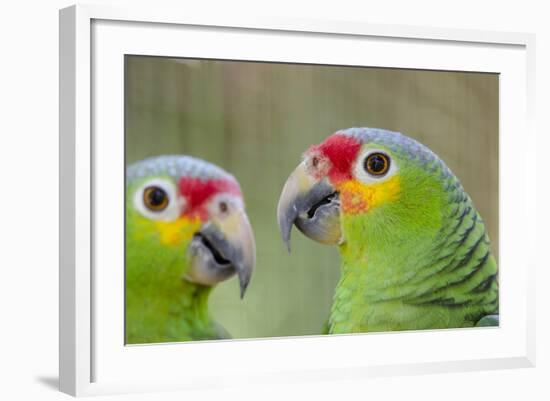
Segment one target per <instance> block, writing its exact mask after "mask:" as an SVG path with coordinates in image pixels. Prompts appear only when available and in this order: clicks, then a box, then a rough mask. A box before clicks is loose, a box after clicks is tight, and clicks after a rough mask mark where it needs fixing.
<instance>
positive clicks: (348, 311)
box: [277, 128, 498, 333]
mask: <svg viewBox="0 0 550 401" xmlns="http://www.w3.org/2000/svg"><path fill="white" fill-rule="evenodd" d="M277 218H278V223H279V227H280V231H281V234H282V238H283V240H284V242H285V243H286V244H287V247H288V248H289V250H290V245H289V241H290V232H291V228H292V225H296V227H297V228H298V229H299V230H300V231H301V232H303V233H304V234H305V235H306V236H308V237H309V238H311V239H313V240H315V241H318V242H321V243H324V244H331V245H337V246H338V248H339V253H340V256H341V276H340V280H339V282H338V285H337V286H336V289H335V293H334V296H333V304H332V307H331V312H330V317H329V321H328V327H327V331H328V333H353V332H370V331H393V330H416V329H436V328H453V327H469V326H476V325H477V326H493V325H498V275H497V264H496V261H495V259H494V257H493V255H492V254H491V250H490V242H489V238H488V235H487V233H486V230H485V225H484V223H483V220H482V219H481V217H480V215H479V214H478V213H477V211H476V209H475V208H474V205H473V203H472V200H471V199H470V197H469V196H468V195H467V194H466V192H465V191H464V189H463V187H462V186H461V184H460V182H459V181H458V179H457V178H456V176H455V175H454V174H453V173H452V172H451V171H450V169H449V168H448V167H447V166H446V165H445V163H444V162H443V161H442V160H441V159H439V157H438V156H436V155H435V154H434V153H433V152H432V151H431V150H430V149H428V148H427V147H426V146H424V145H422V144H420V143H419V142H417V141H415V140H414V139H412V138H409V137H407V136H405V135H402V134H400V133H396V132H391V131H386V130H382V129H371V128H350V129H346V130H341V131H338V132H336V133H335V134H333V135H331V136H330V137H328V138H327V139H326V140H325V141H324V142H322V143H321V144H319V145H314V146H311V147H310V148H309V150H307V151H306V152H305V154H304V157H303V160H302V162H301V163H300V164H299V165H298V167H297V168H296V169H295V171H294V172H293V173H292V174H291V175H290V177H289V178H288V180H287V181H286V183H285V185H284V188H283V190H282V193H281V196H280V199H279V204H278V209H277Z"/></svg>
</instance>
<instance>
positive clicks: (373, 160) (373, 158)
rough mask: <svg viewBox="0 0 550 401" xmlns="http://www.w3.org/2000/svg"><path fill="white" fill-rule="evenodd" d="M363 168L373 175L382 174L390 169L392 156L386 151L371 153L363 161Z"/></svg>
mask: <svg viewBox="0 0 550 401" xmlns="http://www.w3.org/2000/svg"><path fill="white" fill-rule="evenodd" d="M363 168H364V169H365V171H366V172H367V173H369V174H370V175H373V176H378V177H379V176H382V175H384V174H386V173H387V172H388V170H389V169H390V158H389V157H388V156H387V155H385V154H384V153H379V152H376V153H371V154H370V155H368V156H367V158H366V159H365V161H364V162H363Z"/></svg>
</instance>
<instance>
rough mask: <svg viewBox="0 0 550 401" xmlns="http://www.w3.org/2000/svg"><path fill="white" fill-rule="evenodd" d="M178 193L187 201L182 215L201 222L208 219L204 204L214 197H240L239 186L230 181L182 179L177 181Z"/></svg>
mask: <svg viewBox="0 0 550 401" xmlns="http://www.w3.org/2000/svg"><path fill="white" fill-rule="evenodd" d="M179 192H180V194H181V195H182V196H184V197H185V199H186V201H187V204H186V205H185V209H184V210H183V213H182V214H184V215H187V216H198V217H200V218H201V219H202V220H204V219H206V218H208V213H207V211H206V205H205V202H206V201H207V200H209V199H210V198H212V197H213V196H214V195H216V194H220V193H229V194H232V195H235V196H242V195H241V189H240V188H239V184H237V182H235V181H233V180H231V179H218V180H207V181H205V180H201V179H199V178H193V177H182V178H180V180H179Z"/></svg>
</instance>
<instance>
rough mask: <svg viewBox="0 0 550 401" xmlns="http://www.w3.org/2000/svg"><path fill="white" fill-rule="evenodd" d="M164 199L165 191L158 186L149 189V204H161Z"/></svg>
mask: <svg viewBox="0 0 550 401" xmlns="http://www.w3.org/2000/svg"><path fill="white" fill-rule="evenodd" d="M165 199H166V192H164V191H163V190H162V189H160V188H153V189H151V190H150V191H149V204H150V205H151V206H161V205H162V204H163V203H164V201H165Z"/></svg>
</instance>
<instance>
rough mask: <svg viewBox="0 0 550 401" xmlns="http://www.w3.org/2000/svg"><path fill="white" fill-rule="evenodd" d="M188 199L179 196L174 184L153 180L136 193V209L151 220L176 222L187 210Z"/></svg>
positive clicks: (160, 179) (158, 179) (157, 179)
mask: <svg viewBox="0 0 550 401" xmlns="http://www.w3.org/2000/svg"><path fill="white" fill-rule="evenodd" d="M185 204H186V198H185V197H184V196H178V193H177V190H176V187H175V185H174V183H173V182H171V181H169V180H166V179H163V178H153V179H152V180H149V181H147V182H145V183H144V184H143V185H142V186H141V187H139V188H138V189H137V190H136V191H135V192H134V207H135V209H136V210H137V211H138V212H139V213H140V214H141V215H142V216H144V217H146V218H148V219H151V220H160V221H174V220H176V219H177V218H178V216H179V215H180V214H181V211H182V210H184V209H185Z"/></svg>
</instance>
